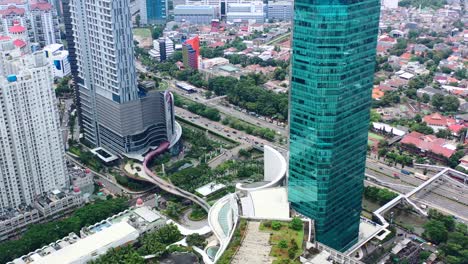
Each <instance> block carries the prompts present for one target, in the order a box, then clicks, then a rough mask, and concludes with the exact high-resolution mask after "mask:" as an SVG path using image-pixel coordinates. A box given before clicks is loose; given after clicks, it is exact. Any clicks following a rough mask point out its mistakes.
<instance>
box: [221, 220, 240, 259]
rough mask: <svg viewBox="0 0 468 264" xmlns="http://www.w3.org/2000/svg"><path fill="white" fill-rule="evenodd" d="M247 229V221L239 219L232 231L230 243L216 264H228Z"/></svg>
mask: <svg viewBox="0 0 468 264" xmlns="http://www.w3.org/2000/svg"><path fill="white" fill-rule="evenodd" d="M246 228H247V220H245V219H240V222H239V224H238V225H237V227H236V230H235V231H234V235H233V236H232V239H231V242H229V245H228V247H227V248H226V250H225V251H224V253H223V255H221V257H220V258H219V260H218V262H217V264H230V263H231V260H232V258H233V257H234V254H235V253H236V252H237V250H238V249H239V247H240V246H241V241H242V239H243V237H244V236H245V230H246Z"/></svg>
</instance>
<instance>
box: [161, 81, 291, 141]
mask: <svg viewBox="0 0 468 264" xmlns="http://www.w3.org/2000/svg"><path fill="white" fill-rule="evenodd" d="M167 83H168V87H169V90H170V91H171V92H174V93H176V94H178V95H181V96H183V97H185V98H187V99H189V100H192V101H194V102H198V103H201V104H204V105H208V106H210V107H213V108H216V109H218V110H219V111H220V112H221V114H222V115H225V116H232V117H235V118H237V119H241V120H244V121H246V122H249V123H251V124H254V125H258V126H261V127H264V128H270V129H273V130H275V131H276V132H277V133H279V134H281V135H282V136H286V135H287V129H286V127H285V126H283V125H281V124H277V123H276V122H273V123H270V122H269V121H267V120H265V119H262V118H258V117H255V116H252V115H249V114H248V113H246V112H242V111H239V110H237V109H236V108H235V107H234V106H225V105H223V104H221V103H220V100H221V99H223V98H224V96H218V97H215V98H210V99H206V98H205V97H204V96H203V94H202V93H203V91H204V90H203V89H199V88H195V90H197V93H187V92H185V91H184V90H182V89H180V88H177V87H176V85H175V83H176V81H173V80H167Z"/></svg>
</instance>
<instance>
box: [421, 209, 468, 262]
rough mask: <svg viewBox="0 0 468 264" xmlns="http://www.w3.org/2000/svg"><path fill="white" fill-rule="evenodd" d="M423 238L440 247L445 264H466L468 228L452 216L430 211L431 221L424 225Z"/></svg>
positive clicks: (467, 256)
mask: <svg viewBox="0 0 468 264" xmlns="http://www.w3.org/2000/svg"><path fill="white" fill-rule="evenodd" d="M423 236H424V237H425V238H426V239H428V240H429V241H431V242H434V243H436V244H438V245H439V248H440V251H441V254H440V255H439V257H441V258H442V260H443V261H444V263H448V264H458V263H465V262H466V260H467V259H468V227H467V226H466V225H465V224H463V223H457V222H455V220H454V218H453V217H452V216H447V215H443V214H441V213H439V212H437V211H436V210H432V209H431V210H429V221H427V223H426V224H425V225H424V233H423Z"/></svg>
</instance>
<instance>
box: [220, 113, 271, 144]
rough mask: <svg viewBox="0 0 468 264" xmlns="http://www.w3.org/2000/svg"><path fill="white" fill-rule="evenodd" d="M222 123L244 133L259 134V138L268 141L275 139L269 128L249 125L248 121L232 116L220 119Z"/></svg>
mask: <svg viewBox="0 0 468 264" xmlns="http://www.w3.org/2000/svg"><path fill="white" fill-rule="evenodd" d="M222 123H223V125H227V126H229V127H232V128H234V129H237V130H241V131H245V133H247V134H249V135H253V136H259V137H261V138H264V139H266V140H268V141H274V140H275V131H273V130H272V129H269V128H264V127H258V126H254V125H251V124H249V123H246V122H244V121H242V120H239V119H236V118H233V117H226V118H224V119H223V121H222Z"/></svg>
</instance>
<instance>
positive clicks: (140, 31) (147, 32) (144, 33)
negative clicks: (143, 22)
mask: <svg viewBox="0 0 468 264" xmlns="http://www.w3.org/2000/svg"><path fill="white" fill-rule="evenodd" d="M133 35H135V36H138V37H141V38H151V29H149V28H134V29H133Z"/></svg>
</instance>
